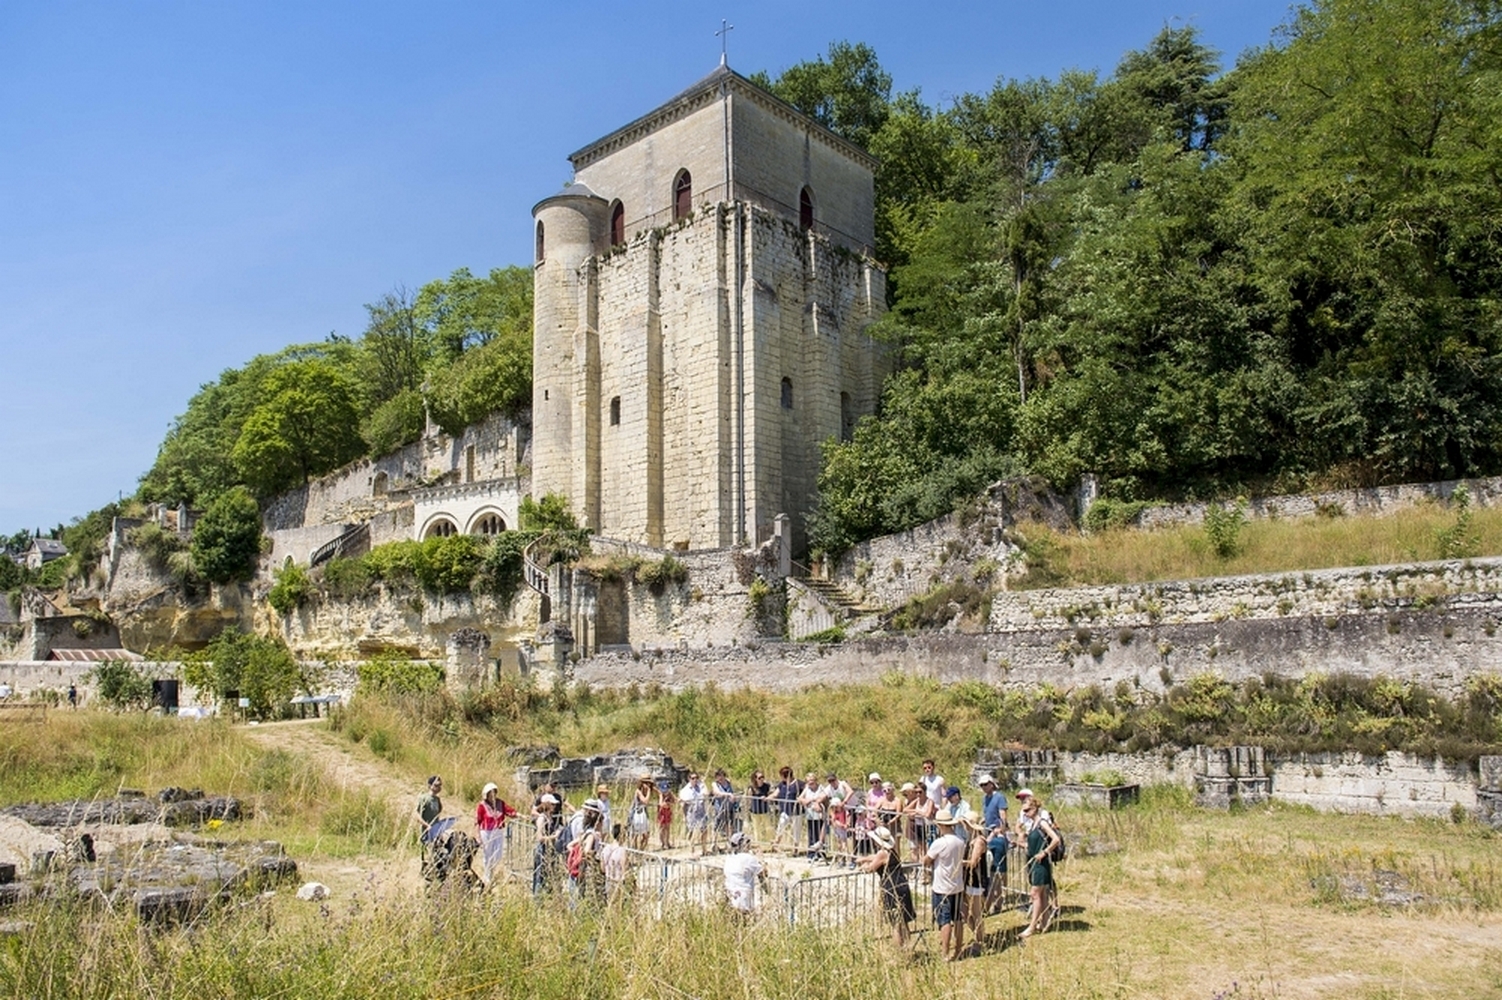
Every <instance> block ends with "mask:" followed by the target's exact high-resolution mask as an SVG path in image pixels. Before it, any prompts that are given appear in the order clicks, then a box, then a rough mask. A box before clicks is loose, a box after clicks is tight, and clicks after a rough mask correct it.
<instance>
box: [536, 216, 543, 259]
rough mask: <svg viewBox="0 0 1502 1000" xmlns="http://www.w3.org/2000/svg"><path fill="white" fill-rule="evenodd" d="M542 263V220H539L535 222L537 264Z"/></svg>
mask: <svg viewBox="0 0 1502 1000" xmlns="http://www.w3.org/2000/svg"><path fill="white" fill-rule="evenodd" d="M542 261H543V252H542V220H540V219H539V220H538V222H537V263H539V264H541V263H542Z"/></svg>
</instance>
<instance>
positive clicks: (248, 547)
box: [192, 486, 261, 583]
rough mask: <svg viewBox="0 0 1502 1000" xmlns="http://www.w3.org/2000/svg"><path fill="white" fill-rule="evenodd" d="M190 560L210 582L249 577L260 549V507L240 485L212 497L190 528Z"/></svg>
mask: <svg viewBox="0 0 1502 1000" xmlns="http://www.w3.org/2000/svg"><path fill="white" fill-rule="evenodd" d="M192 552H193V564H194V565H195V566H196V567H197V568H198V572H200V573H202V574H203V575H204V577H205V578H207V579H208V580H210V581H211V582H213V583H229V582H231V581H235V580H248V579H250V577H251V574H253V573H254V572H255V565H256V559H257V558H258V557H259V556H260V553H261V511H260V508H259V507H257V506H256V500H255V497H253V496H251V495H250V491H249V490H248V489H246V488H245V487H243V486H236V487H235V488H234V489H231V490H226V491H225V492H223V493H221V494H219V496H217V497H215V498H214V500H213V502H212V503H210V504H209V506H208V509H206V510H205V511H204V512H203V517H201V518H199V520H198V524H197V525H195V526H194V528H193V545H192Z"/></svg>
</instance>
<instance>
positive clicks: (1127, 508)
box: [1084, 497, 1152, 531]
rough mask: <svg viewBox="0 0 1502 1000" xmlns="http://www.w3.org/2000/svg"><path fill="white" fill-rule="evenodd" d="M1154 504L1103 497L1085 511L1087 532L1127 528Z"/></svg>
mask: <svg viewBox="0 0 1502 1000" xmlns="http://www.w3.org/2000/svg"><path fill="white" fill-rule="evenodd" d="M1151 506H1152V504H1150V503H1148V502H1147V501H1145V500H1112V499H1111V498H1109V497H1101V498H1100V499H1099V500H1097V501H1095V502H1094V503H1093V504H1091V505H1090V509H1089V510H1087V511H1085V521H1084V527H1085V530H1086V531H1106V530H1108V529H1110V528H1125V527H1127V526H1128V525H1131V524H1135V523H1136V521H1137V518H1138V516H1139V515H1141V513H1142V512H1143V511H1144V510H1146V509H1147V508H1149V507H1151Z"/></svg>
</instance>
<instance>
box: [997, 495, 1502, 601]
mask: <svg viewBox="0 0 1502 1000" xmlns="http://www.w3.org/2000/svg"><path fill="white" fill-rule="evenodd" d="M1456 519H1457V514H1456V512H1455V511H1454V510H1451V509H1448V508H1446V507H1443V506H1440V505H1437V504H1426V505H1421V506H1418V507H1414V508H1410V509H1408V510H1404V511H1399V512H1397V513H1394V514H1391V515H1388V516H1385V517H1365V516H1362V517H1334V518H1323V517H1311V518H1298V519H1292V520H1257V521H1248V522H1247V523H1246V524H1245V525H1244V526H1243V527H1242V528H1241V530H1240V533H1239V535H1238V537H1237V540H1238V542H1239V547H1238V551H1237V552H1236V554H1234V555H1232V556H1231V557H1230V558H1226V559H1222V558H1220V557H1219V556H1217V555H1216V554H1215V551H1214V549H1213V548H1212V546H1211V545H1210V542H1209V540H1208V538H1207V536H1206V533H1205V530H1204V529H1203V528H1200V527H1176V528H1160V529H1155V530H1137V529H1132V528H1117V529H1111V530H1107V531H1101V532H1097V533H1096V534H1093V535H1077V534H1064V533H1060V532H1056V531H1054V530H1052V529H1050V528H1047V527H1044V526H1042V525H1028V526H1026V527H1024V528H1022V529H1021V531H1020V534H1021V535H1022V537H1023V539H1024V541H1025V547H1026V549H1027V551H1028V559H1029V563H1030V564H1031V565H1032V567H1033V569H1032V571H1031V572H1030V573H1029V575H1028V576H1027V577H1026V578H1024V579H1022V580H1021V581H1020V582H1018V583H1016V584H1014V586H1020V587H1024V588H1025V587H1029V586H1033V587H1045V586H1046V587H1064V586H1087V585H1093V584H1110V583H1137V582H1143V581H1148V580H1183V579H1193V578H1197V577H1207V576H1227V575H1236V574H1242V573H1280V572H1293V571H1298V570H1309V569H1326V568H1332V567H1341V566H1385V565H1390V564H1393V563H1405V562H1419V561H1425V560H1431V559H1440V558H1443V556H1444V552H1443V551H1442V547H1441V536H1442V533H1443V532H1444V531H1446V530H1447V529H1450V528H1452V527H1453V526H1454V525H1455V523H1456ZM1467 535H1468V537H1469V539H1470V543H1469V544H1468V545H1467V546H1466V551H1465V554H1466V555H1472V556H1486V555H1499V554H1502V509H1497V508H1486V509H1473V510H1472V511H1471V512H1470V524H1469V531H1468V532H1467Z"/></svg>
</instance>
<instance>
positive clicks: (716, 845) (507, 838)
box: [495, 789, 1028, 934]
mask: <svg viewBox="0 0 1502 1000" xmlns="http://www.w3.org/2000/svg"><path fill="white" fill-rule="evenodd" d="M674 791H675V792H676V789H674ZM630 795H631V792H630V791H629V790H628V791H627V793H626V795H625V796H622V798H625V800H626V801H625V803H624V808H623V807H622V802H621V800H620V799H619V798H617V797H616V796H614V795H612V796H611V799H612V805H611V807H610V822H611V824H616V823H619V824H620V825H621V840H622V842H623V843H627V844H632V846H629V847H628V848H627V849H626V852H625V854H626V866H625V871H626V877H625V879H624V881H622V882H621V883H619V884H608V885H607V886H606V887H605V895H606V897H607V899H606V902H608V903H609V904H610V905H615V906H622V907H629V908H630V909H632V911H633V912H640V913H644V914H647V915H650V916H653V917H659V918H660V917H662V916H664V915H665V914H667V913H669V912H671V911H673V910H674V909H675V908H682V907H697V908H704V907H712V906H718V905H721V904H722V903H723V902H724V899H725V892H724V873H723V871H722V869H721V867H720V865H719V864H718V863H717V862H716V861H715V860H714V857H715V856H724V855H727V854H728V853H729V837H730V835H731V834H732V833H736V832H745V833H748V834H750V835H751V838H752V843H753V850H754V852H755V853H757V854H759V855H761V856H763V857H764V858H765V857H768V856H777V855H785V856H787V857H789V858H795V859H797V858H801V859H803V861H804V862H805V864H804V865H779V866H775V867H777V868H778V869H779V870H785V871H784V873H783V874H774V875H771V876H769V877H768V878H767V880H766V881H765V882H764V883H763V884H762V885H761V888H760V891H759V894H758V902H757V912H758V914H759V915H760V919H767V920H777V921H782V922H785V923H787V924H789V925H793V926H815V927H833V926H844V927H849V928H854V929H856V930H857V931H860V932H867V931H869V932H871V933H873V934H880V933H886V931H887V927H888V925H886V924H885V923H884V922H883V918H882V915H881V903H880V887H879V881H878V878H877V876H876V875H875V874H867V873H864V872H861V871H859V870H858V868H857V865H858V864H859V863H860V862H861V861H862V860H864V859H865V858H866V857H869V856H871V855H873V854H875V853H876V851H877V850H879V847H878V845H876V843H875V841H874V840H873V839H872V838H871V836H870V828H871V827H872V826H877V825H880V826H887V827H888V828H889V829H890V830H891V831H892V833H893V834H894V835H895V836H896V837H897V846H896V850H897V851H898V852H899V857H900V858H901V860H902V862H903V868H904V870H905V871H906V873H907V877H908V882H909V885H910V886H911V889H912V894H913V899H914V902H915V904H916V905H915V910H916V919H915V920H914V922H913V925H912V926H913V930H915V931H919V932H921V931H924V930H929V929H932V927H933V913H932V910H931V908H930V907H929V906H928V905H927V902H928V895H929V892H928V884H927V883H928V874H927V871H926V869H925V868H924V866H923V865H922V863H921V857H922V854H923V852H924V851H925V850H926V846H927V844H928V843H930V842H931V841H932V839H933V835H935V834H937V832H938V826H937V824H935V823H933V822H932V821H931V820H928V819H925V818H922V817H918V816H905V815H898V814H892V813H890V812H887V811H883V810H878V814H877V816H876V817H875V822H873V823H869V824H867V823H866V822H865V816H864V806H860V805H858V806H855V807H852V808H850V809H849V810H847V811H848V812H849V813H850V814H851V816H850V818H849V822H848V834H849V835H848V836H847V837H843V838H842V837H839V836H833V835H831V830H830V825H829V823H828V816H827V815H825V816H823V819H824V820H825V821H826V822H825V824H824V830H823V831H822V833H823V836H819V837H818V839H817V840H815V841H814V842H813V843H812V846H811V844H810V834H811V833H815V834H817V833H819V832H821V831H818V830H817V828H816V827H815V826H813V825H812V824H810V823H809V822H808V820H809V819H810V816H809V815H808V814H807V813H806V811H805V810H804V809H803V808H802V807H801V806H798V805H797V804H793V805H792V806H791V807H790V808H788V809H786V810H783V809H781V808H778V809H776V810H775V811H771V812H762V811H761V810H760V809H757V810H756V811H753V807H754V806H755V805H757V804H758V803H757V801H756V800H755V799H753V797H751V796H749V795H747V794H745V793H740V794H738V795H736V796H735V798H734V799H733V800H732V801H733V802H734V803H735V806H736V808H732V809H729V810H728V811H727V815H726V819H725V821H724V822H718V823H717V822H716V821H715V814H714V812H713V809H711V810H710V813H709V816H708V822H709V832H708V836H707V838H706V844H707V851H706V853H705V854H704V855H701V856H680V855H677V854H670V853H664V852H660V851H654V850H648V849H642V847H640V846H636V845H637V844H640V840H639V839H638V840H637V841H635V842H633V841H632V839H631V834H632V825H631V824H632V820H631V808H632V800H631V798H630ZM761 804H767V805H771V803H766V802H765V800H762V801H761ZM683 812H684V811H683V808H682V804H681V803H678V804H675V805H674V808H673V814H672V821H671V822H672V825H671V829H670V837H671V841H672V844H673V847H674V848H675V849H682V848H686V847H690V846H697V844H696V843H694V844H692V845H691V842H690V840H689V830H688V828H687V826H686V824H685V820H684V814H683ZM655 813H656V809H655V805H654V807H653V808H652V809H649V810H648V819H649V826H648V828H647V838H648V839H647V840H646V844H647V845H649V846H650V845H654V844H656V843H657V829H656V816H655ZM779 816H785V817H786V819H784V820H779ZM856 820H859V822H856ZM638 830H639V828H638ZM605 832H606V833H607V834H608V833H609V830H608V828H607V829H606V831H605ZM779 835H780V839H779ZM974 835H978V834H972V836H974ZM503 836H504V842H503V845H502V848H501V851H500V853H499V856H498V858H497V859H496V861H495V866H496V868H497V869H503V870H504V871H505V872H506V873H507V875H508V876H509V877H510V878H512V879H513V880H516V881H519V882H521V883H522V884H526V885H529V886H531V887H532V889H533V891H535V892H539V893H548V894H554V895H556V896H558V897H559V898H560V899H562V900H566V901H568V902H569V903H570V904H571V905H572V903H574V902H576V901H577V900H578V899H579V897H580V895H581V890H580V887H579V886H578V885H577V884H576V883H575V882H574V881H573V880H572V879H570V878H569V876H568V874H567V872H566V871H565V870H564V859H563V855H562V852H561V851H560V850H558V844H557V842H556V840H555V842H554V843H550V844H546V845H544V847H543V849H542V850H541V851H539V845H538V837H537V831H536V828H535V827H534V826H533V824H532V823H531V821H530V817H529V816H528V815H527V810H526V808H523V809H521V810H520V815H518V816H517V817H516V818H515V819H513V820H512V821H511V822H510V823H508V824H507V825H506V827H505V829H504V831H503ZM1025 854H1026V852H1025V850H1024V847H1023V844H1022V843H1021V841H1020V839H1019V838H1018V837H1017V835H1016V833H1015V828H1014V832H1013V836H1012V839H1011V842H1010V846H1009V850H1008V864H1007V867H1006V871H1005V873H1004V874H1001V875H998V876H996V877H999V878H1001V880H1002V888H1003V894H1002V898H1003V899H1004V900H1005V901H1007V902H1008V903H1010V904H1016V903H1018V902H1021V901H1025V900H1026V899H1027V895H1028V886H1027V872H1026V868H1025Z"/></svg>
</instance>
